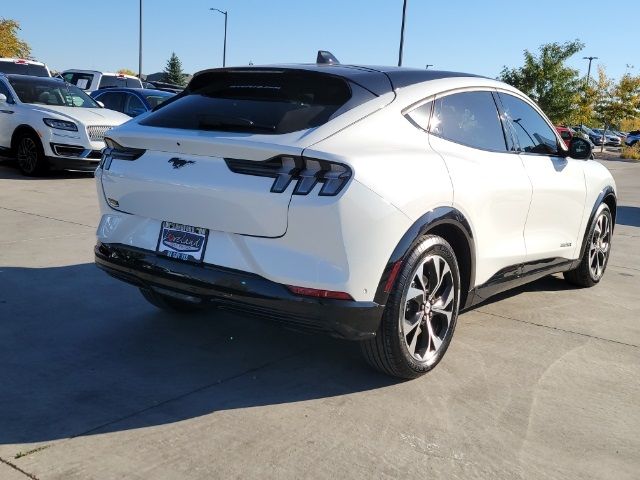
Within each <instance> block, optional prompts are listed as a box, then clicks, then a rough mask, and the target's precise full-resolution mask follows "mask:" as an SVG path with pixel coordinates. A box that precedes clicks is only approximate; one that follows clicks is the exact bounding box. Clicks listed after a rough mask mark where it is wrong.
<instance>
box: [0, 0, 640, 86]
mask: <svg viewBox="0 0 640 480" xmlns="http://www.w3.org/2000/svg"><path fill="white" fill-rule="evenodd" d="M209 7H217V8H220V9H221V10H228V11H229V26H228V43H227V65H246V64H248V63H249V62H250V61H252V62H253V63H254V64H265V63H279V62H286V63H289V62H313V61H315V55H316V51H317V50H318V49H326V50H330V51H332V52H333V53H334V54H335V55H336V57H338V59H339V60H340V61H341V62H342V63H359V64H377V65H381V64H385V65H394V64H396V63H397V55H398V53H397V52H398V42H399V31H400V19H401V11H402V0H357V1H356V0H351V1H349V0H297V1H296V0H269V1H267V0H144V15H143V22H144V23H143V29H144V32H143V42H144V50H143V72H144V73H152V72H156V71H160V70H162V69H163V68H164V66H165V64H166V60H167V59H168V58H169V56H170V55H171V52H172V51H175V52H176V54H177V55H178V56H179V57H180V59H181V60H182V63H183V68H184V70H185V71H186V72H189V73H192V72H194V71H197V70H201V69H204V68H210V67H217V66H221V64H222V40H223V28H224V17H223V16H222V15H221V14H218V13H214V12H210V11H209V10H208V9H209ZM630 12H635V13H634V14H633V15H632V16H631V18H635V19H637V18H638V15H637V13H638V3H637V0H617V1H616V2H614V3H603V2H602V1H589V0H583V1H581V2H560V1H558V0H535V1H534V2H520V1H510V2H503V1H498V0H482V1H480V0H479V1H471V0H467V1H463V0H449V1H442V0H437V1H436V0H409V6H408V11H407V26H406V36H405V55H404V65H405V66H412V67H420V68H423V67H424V66H425V65H426V64H427V63H429V64H434V65H435V67H434V68H437V69H442V70H457V71H466V72H472V73H477V74H481V75H486V76H490V77H495V76H496V75H497V74H498V73H499V72H500V70H501V68H502V66H503V65H521V63H522V51H523V50H524V49H525V48H527V49H530V50H536V49H537V48H538V46H539V45H540V44H542V43H546V42H552V41H558V42H564V41H567V40H573V39H575V38H579V39H580V40H582V41H583V42H584V43H585V44H586V47H585V49H584V50H583V51H582V52H580V54H578V55H576V56H575V57H574V58H573V59H572V60H571V62H570V63H571V65H572V66H574V67H575V68H578V69H580V71H581V72H582V73H586V66H587V62H586V61H585V60H582V57H583V56H587V55H594V56H597V57H600V59H599V60H596V62H597V63H598V64H602V65H604V66H606V68H607V73H608V74H609V75H610V76H614V77H619V76H620V75H622V74H623V73H625V71H631V72H632V73H633V74H636V75H637V74H640V55H639V54H638V53H637V51H638V50H637V49H638V45H639V44H640V33H639V32H640V28H638V27H637V25H636V26H632V25H630V24H627V25H626V26H619V25H622V24H623V20H624V18H625V15H626V14H629V13H630ZM0 16H2V17H5V18H13V19H16V20H18V21H19V22H20V23H21V25H22V31H21V32H20V34H21V36H22V38H23V39H24V40H26V41H28V42H29V44H30V45H31V46H32V48H33V56H34V57H36V58H37V59H39V60H41V61H44V62H45V63H47V64H48V65H49V67H50V68H52V69H56V70H63V69H67V68H87V69H97V70H108V71H113V70H117V69H119V68H130V69H131V70H134V71H137V68H138V0H102V1H91V0H82V1H80V0H64V1H60V0H59V1H57V2H50V1H47V0H2V8H0ZM601 18H608V19H609V20H599V19H601ZM634 52H635V53H634ZM627 64H631V65H635V68H632V69H628V68H627ZM595 66H596V63H594V67H593V70H592V71H595Z"/></svg>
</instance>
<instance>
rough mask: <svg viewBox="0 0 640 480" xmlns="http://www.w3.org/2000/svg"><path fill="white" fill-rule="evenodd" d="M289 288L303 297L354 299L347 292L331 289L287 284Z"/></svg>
mask: <svg viewBox="0 0 640 480" xmlns="http://www.w3.org/2000/svg"><path fill="white" fill-rule="evenodd" d="M287 288H288V289H289V290H290V291H291V293H295V294H296V295H302V296H303V297H315V298H332V299H334V300H353V297H352V296H351V295H349V294H348V293H345V292H333V291H331V290H318V289H315V288H306V287H295V286H293V285H287Z"/></svg>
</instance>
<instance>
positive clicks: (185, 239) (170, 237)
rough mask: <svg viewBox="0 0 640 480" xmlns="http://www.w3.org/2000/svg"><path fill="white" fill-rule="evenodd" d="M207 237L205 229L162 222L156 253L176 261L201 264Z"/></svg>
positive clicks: (207, 233) (207, 231)
mask: <svg viewBox="0 0 640 480" xmlns="http://www.w3.org/2000/svg"><path fill="white" fill-rule="evenodd" d="M208 237H209V230H207V229H206V228H202V227H192V226H190V225H181V224H179V223H173V222H162V228H161V229H160V238H159V240H158V248H157V252H158V253H159V254H160V255H166V256H167V257H171V258H177V259H178V260H186V261H191V262H202V257H203V255H204V249H205V247H206V246H207V238H208Z"/></svg>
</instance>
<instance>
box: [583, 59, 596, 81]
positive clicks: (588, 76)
mask: <svg viewBox="0 0 640 480" xmlns="http://www.w3.org/2000/svg"><path fill="white" fill-rule="evenodd" d="M582 59H583V60H589V68H588V69H587V82H586V86H587V87H588V86H589V78H590V77H591V62H593V61H594V60H597V59H598V57H582Z"/></svg>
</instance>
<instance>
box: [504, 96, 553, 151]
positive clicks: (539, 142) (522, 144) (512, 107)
mask: <svg viewBox="0 0 640 480" xmlns="http://www.w3.org/2000/svg"><path fill="white" fill-rule="evenodd" d="M498 96H499V97H500V102H501V103H502V108H503V110H504V114H505V117H506V119H507V123H508V125H509V128H510V129H511V133H512V134H513V137H514V138H515V139H516V140H517V141H518V144H519V151H521V152H525V153H536V154H541V155H557V154H558V150H559V145H558V139H557V137H556V134H555V133H554V129H553V128H552V127H551V126H550V125H549V124H548V123H547V122H546V121H545V119H544V118H543V117H542V116H541V115H540V114H539V113H538V112H537V111H536V110H535V109H534V108H533V107H531V105H528V104H527V103H526V102H525V101H523V100H520V99H519V98H517V97H514V96H513V95H509V94H508V93H502V92H500V93H499V94H498Z"/></svg>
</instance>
